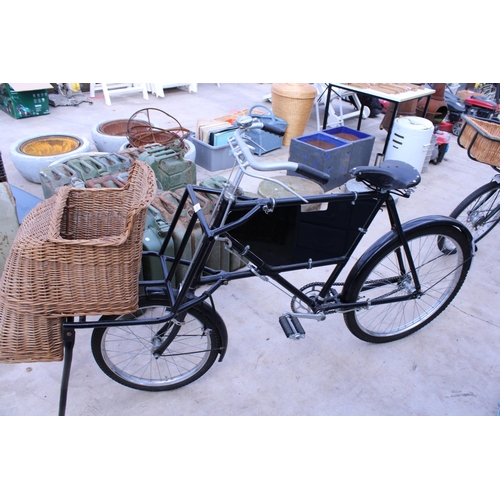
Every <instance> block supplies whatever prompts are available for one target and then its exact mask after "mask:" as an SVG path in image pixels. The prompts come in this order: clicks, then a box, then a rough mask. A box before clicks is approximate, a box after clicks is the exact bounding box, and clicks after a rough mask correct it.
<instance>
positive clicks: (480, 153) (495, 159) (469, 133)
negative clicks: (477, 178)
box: [450, 116, 500, 243]
mask: <svg viewBox="0 0 500 500" xmlns="http://www.w3.org/2000/svg"><path fill="white" fill-rule="evenodd" d="M463 119H464V125H463V127H462V130H461V132H460V135H459V136H458V139H457V141H458V144H459V146H461V147H462V148H464V149H466V150H467V154H468V156H469V158H471V159H472V160H475V161H478V162H481V163H485V164H487V165H489V166H490V167H491V168H493V170H495V171H496V172H497V174H496V175H495V176H494V177H493V178H492V179H491V181H490V182H488V183H486V184H484V185H482V186H481V187H479V188H478V189H476V190H475V191H474V192H472V193H471V194H470V195H469V196H467V197H466V198H465V199H464V200H463V201H462V202H460V203H459V204H458V205H457V207H456V208H455V209H454V210H453V211H452V212H451V214H450V216H451V217H453V218H455V219H457V220H459V221H460V222H462V223H463V224H464V225H465V226H467V228H468V229H469V230H470V231H471V233H472V235H473V236H474V240H475V242H476V243H477V242H478V241H480V240H481V239H482V238H484V237H485V236H486V235H487V234H488V233H489V232H490V231H491V230H492V229H493V228H494V227H495V226H496V225H497V224H498V222H499V221H500V122H498V121H496V120H488V119H484V118H482V119H479V118H472V117H468V116H464V117H463Z"/></svg>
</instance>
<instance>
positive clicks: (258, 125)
mask: <svg viewBox="0 0 500 500" xmlns="http://www.w3.org/2000/svg"><path fill="white" fill-rule="evenodd" d="M236 124H237V126H238V128H237V129H236V130H235V133H234V138H235V139H236V142H237V143H238V146H239V148H240V151H241V153H242V154H243V156H244V158H245V160H246V163H247V164H248V165H249V166H250V167H252V168H253V169H255V170H259V171H273V170H289V171H291V172H295V173H297V174H299V175H303V176H305V177H307V178H309V179H311V180H314V181H317V182H319V183H321V184H326V183H327V182H328V181H329V180H330V176H329V175H328V174H326V173H325V172H321V171H319V170H316V169H314V168H312V167H310V166H308V165H304V164H303V163H296V162H291V161H287V162H281V163H261V162H259V161H258V160H257V159H256V158H255V157H254V155H253V154H252V152H251V151H250V148H249V146H248V144H247V143H246V142H245V140H244V139H243V137H242V134H243V132H245V131H247V130H251V129H262V130H264V131H265V132H269V133H271V134H275V135H278V136H281V137H282V136H283V135H285V131H284V130H283V128H282V127H281V126H279V125H274V124H272V123H263V122H261V121H259V120H258V118H253V119H252V118H251V117H249V116H243V117H240V118H239V119H238V120H237V122H236Z"/></svg>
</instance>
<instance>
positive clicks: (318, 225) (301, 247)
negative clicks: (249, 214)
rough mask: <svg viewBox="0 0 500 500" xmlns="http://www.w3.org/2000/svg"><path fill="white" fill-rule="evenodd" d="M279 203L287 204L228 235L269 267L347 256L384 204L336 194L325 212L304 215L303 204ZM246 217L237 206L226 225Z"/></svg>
mask: <svg viewBox="0 0 500 500" xmlns="http://www.w3.org/2000/svg"><path fill="white" fill-rule="evenodd" d="M288 202H290V200H288ZM280 203H286V202H284V200H276V207H275V208H274V210H273V211H272V212H270V213H268V214H266V213H265V212H264V211H259V212H258V213H257V214H256V215H255V216H254V217H253V218H252V219H251V220H250V221H248V222H247V223H245V224H244V225H242V226H240V227H238V228H236V229H233V230H232V231H230V232H229V234H230V235H231V236H232V237H233V238H235V239H236V240H238V241H239V242H240V243H241V244H242V245H244V246H247V245H248V246H249V247H250V251H252V252H253V253H255V254H256V255H257V256H258V257H260V258H261V259H262V260H263V261H264V262H266V263H267V264H268V265H270V266H282V265H289V264H301V263H303V264H304V266H307V265H308V263H309V262H310V261H312V262H317V261H323V260H331V259H338V258H341V257H343V256H345V255H346V254H347V253H348V252H349V249H350V248H351V246H352V244H353V243H354V241H355V240H356V238H357V237H358V236H359V234H360V228H365V227H367V226H368V224H369V222H370V221H371V220H372V219H373V217H374V216H375V214H376V211H377V210H378V208H379V206H380V204H381V202H380V200H379V199H377V198H376V197H370V196H368V197H367V196H364V195H360V196H359V198H358V199H357V200H356V201H355V202H354V203H355V204H353V198H352V196H346V197H343V196H339V195H336V198H335V199H334V200H332V201H329V202H328V207H327V209H326V210H318V211H304V212H303V211H302V210H301V206H302V205H293V206H286V205H285V204H284V205H280ZM245 211H246V210H245ZM243 215H244V213H242V210H238V208H237V207H236V210H233V212H232V213H231V214H230V216H229V218H228V221H227V222H228V223H229V222H233V221H235V220H238V219H239V218H240V217H242V216H243Z"/></svg>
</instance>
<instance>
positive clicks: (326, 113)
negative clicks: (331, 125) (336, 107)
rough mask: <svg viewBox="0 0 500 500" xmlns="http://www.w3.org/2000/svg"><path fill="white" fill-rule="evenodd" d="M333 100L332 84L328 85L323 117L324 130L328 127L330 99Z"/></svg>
mask: <svg viewBox="0 0 500 500" xmlns="http://www.w3.org/2000/svg"><path fill="white" fill-rule="evenodd" d="M331 98H332V86H331V85H330V84H328V85H327V91H326V106H325V114H324V116H323V130H326V127H327V125H328V110H329V109H330V99H331Z"/></svg>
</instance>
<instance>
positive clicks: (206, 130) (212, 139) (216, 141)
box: [196, 120, 236, 146]
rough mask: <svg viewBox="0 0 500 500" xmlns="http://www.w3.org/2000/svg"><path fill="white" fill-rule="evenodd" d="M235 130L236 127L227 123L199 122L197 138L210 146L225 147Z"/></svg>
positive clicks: (215, 121)
mask: <svg viewBox="0 0 500 500" xmlns="http://www.w3.org/2000/svg"><path fill="white" fill-rule="evenodd" d="M235 129H236V127H235V126H234V125H232V124H231V123H230V122H227V121H217V120H210V121H199V122H198V124H197V126H196V138H197V139H198V140H199V141H201V142H204V143H206V144H208V145H209V146H224V145H226V144H227V140H228V139H229V138H230V137H231V136H232V135H233V134H234V131H235Z"/></svg>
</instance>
